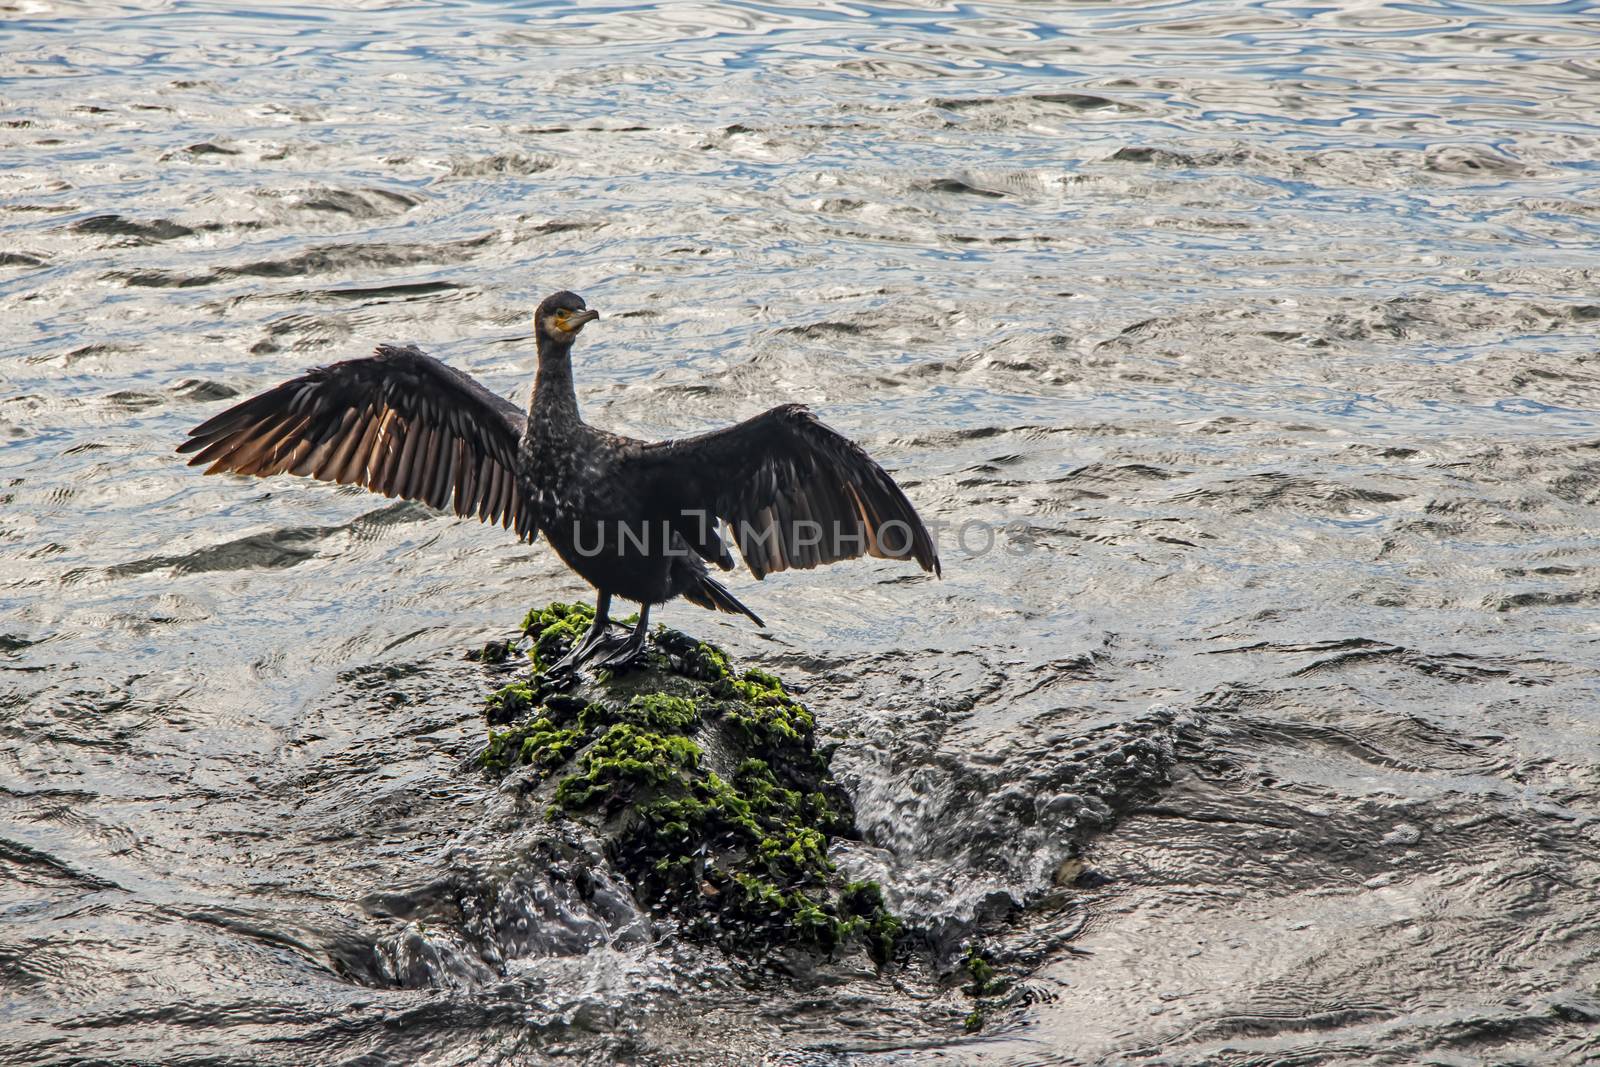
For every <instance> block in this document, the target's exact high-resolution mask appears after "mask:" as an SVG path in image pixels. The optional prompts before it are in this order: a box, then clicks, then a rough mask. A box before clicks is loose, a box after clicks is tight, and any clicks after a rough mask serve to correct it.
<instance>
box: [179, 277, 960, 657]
mask: <svg viewBox="0 0 1600 1067" xmlns="http://www.w3.org/2000/svg"><path fill="white" fill-rule="evenodd" d="M598 317H599V315H598V313H596V312H594V311H591V310H589V309H588V308H587V307H586V306H585V305H584V302H583V300H582V298H581V297H579V296H577V295H576V294H574V293H569V292H561V293H556V294H555V295H554V296H551V297H549V298H547V299H546V300H545V301H544V302H543V303H541V304H540V305H539V308H538V310H537V311H536V312H535V315H534V318H535V333H536V336H537V339H538V349H539V373H538V378H537V379H536V381H535V384H534V390H533V400H532V402H531V404H530V405H529V410H528V413H527V414H526V415H525V414H524V413H523V412H522V411H521V410H519V409H518V408H517V406H516V405H514V404H512V403H511V402H510V401H508V400H506V399H504V398H502V397H499V396H496V395H495V394H494V393H491V392H490V391H488V390H487V389H485V388H484V387H483V386H481V385H479V384H478V383H477V382H476V381H474V380H473V379H472V378H470V377H468V376H467V375H465V374H462V373H461V372H460V371H457V370H454V369H452V368H451V367H448V366H446V365H445V364H443V363H440V362H439V361H438V360H436V359H433V358H431V357H429V356H426V355H423V354H422V352H421V351H420V350H418V349H417V348H416V347H415V346H409V345H408V346H403V347H402V346H396V345H380V346H379V347H378V349H377V351H376V353H375V354H374V355H373V356H371V357H369V358H367V359H353V360H347V361H345V362H343V363H334V364H331V365H329V366H326V367H319V368H316V369H315V370H311V371H309V372H307V373H305V374H303V375H301V376H300V377H298V378H293V379H291V380H289V381H287V382H284V383H283V384H282V385H279V386H276V387H275V388H272V389H269V390H267V391H266V392H264V393H261V394H259V395H257V396H254V397H251V398H250V399H249V400H246V401H244V402H242V403H240V404H237V405H235V406H233V407H231V408H229V409H228V410H227V411H224V412H222V413H221V414H219V415H217V416H215V417H213V418H211V419H208V420H207V421H206V422H204V423H201V424H200V425H199V426H196V427H195V428H194V429H193V430H190V431H189V439H188V440H187V441H185V442H183V444H181V445H179V446H178V451H179V452H183V453H193V458H191V459H190V460H189V462H190V464H191V465H198V464H209V466H208V467H207V470H206V473H207V474H215V473H219V472H230V473H235V474H253V475H258V476H262V477H265V476H268V475H273V474H285V473H287V474H298V475H308V476H310V477H313V478H318V479H321V480H323V481H330V482H338V483H340V484H355V485H362V486H365V487H366V488H368V489H371V490H373V491H375V492H379V493H382V494H384V495H385V496H402V497H407V498H409V499H412V500H419V501H422V502H423V503H425V504H428V505H430V506H432V507H435V508H440V509H445V508H450V509H452V510H454V511H455V513H456V514H457V515H463V516H470V517H475V518H477V519H479V520H481V521H485V522H491V523H498V524H499V525H501V526H502V527H507V528H510V529H514V530H515V531H516V533H517V536H518V537H520V538H521V539H522V540H524V541H533V540H534V539H535V538H537V537H538V536H539V534H540V533H543V534H544V536H545V538H546V539H547V540H548V541H549V542H550V544H551V545H552V546H553V547H554V548H555V550H556V552H557V553H558V554H559V555H560V556H561V558H562V559H563V560H564V561H565V562H566V563H567V564H568V566H570V567H571V568H572V569H573V570H574V571H576V572H577V573H578V574H579V575H580V576H582V577H583V578H584V579H585V580H587V581H588V582H589V583H590V584H591V585H593V586H594V587H595V588H596V590H597V591H598V602H597V604H596V611H595V624H594V628H593V629H592V630H590V632H589V634H588V636H587V637H586V638H585V639H584V641H583V642H581V643H580V644H579V646H578V647H577V648H575V649H573V651H572V653H571V655H569V656H568V657H567V659H566V660H565V661H563V666H567V667H577V666H579V665H581V664H582V663H583V662H584V661H585V660H586V659H587V658H589V657H590V656H592V655H594V654H595V653H596V652H597V651H598V650H600V649H601V648H602V647H604V646H607V645H608V644H610V643H611V642H610V641H609V640H608V639H607V637H606V633H605V628H606V625H607V613H608V611H609V609H610V604H611V598H612V597H613V596H617V597H622V598H623V599H626V600H634V601H637V602H638V603H639V604H640V605H641V611H640V613H639V624H638V625H637V626H636V627H635V628H634V630H633V632H632V633H631V634H630V635H629V636H628V638H626V639H625V640H622V641H621V642H620V647H619V648H616V649H614V650H612V654H611V655H610V656H608V658H607V659H606V660H604V661H603V665H606V666H611V667H618V666H623V665H625V664H627V663H629V662H631V661H632V660H633V659H634V658H635V657H637V656H638V655H639V654H640V653H641V652H642V651H643V649H644V641H645V636H646V633H647V627H648V620H649V614H650V606H651V605H652V604H660V603H664V602H665V601H668V600H671V599H672V598H674V597H677V596H682V597H684V598H685V599H687V600H689V601H691V602H693V603H695V604H699V605H701V606H702V607H707V608H712V609H714V610H718V611H725V612H730V613H735V614H739V613H742V614H744V615H748V616H749V617H750V618H751V619H752V620H753V621H754V622H755V623H756V624H757V625H758V626H760V625H765V624H764V623H762V621H761V619H760V618H759V617H758V616H757V615H756V614H755V613H754V612H753V611H751V610H750V609H749V608H747V607H745V606H744V605H743V604H741V603H739V601H738V600H737V599H736V598H735V597H734V596H733V594H732V593H730V592H729V591H728V590H727V589H726V588H724V587H723V586H722V585H721V584H720V583H719V582H717V581H716V580H715V579H713V578H712V577H711V576H710V574H709V573H708V571H707V568H706V563H707V562H708V561H709V562H711V563H715V564H716V565H717V566H719V567H721V568H722V569H723V570H728V569H730V568H731V567H732V566H733V558H732V556H731V554H730V553H729V552H728V548H727V546H726V544H725V543H724V542H723V540H722V536H721V534H720V532H719V528H720V527H721V526H722V525H723V524H724V523H725V524H726V525H727V527H729V528H731V530H732V533H733V537H734V543H735V544H736V545H738V547H739V552H740V554H741V555H742V556H743V557H744V560H745V563H746V564H747V565H748V566H749V568H750V570H751V573H753V574H754V575H755V576H756V577H757V578H762V577H765V576H766V575H768V574H771V573H773V572H775V571H781V570H786V569H788V568H791V567H799V568H809V567H815V566H817V565H818V564H822V563H832V562H835V561H837V560H843V559H850V558H853V557H856V556H861V555H873V556H878V557H882V558H887V559H906V560H913V561H915V562H916V563H917V564H918V565H919V566H921V567H922V569H923V570H926V571H932V572H934V573H936V574H937V573H938V571H939V558H938V555H937V553H936V551H935V549H934V545H933V539H932V538H931V537H930V536H929V534H928V531H927V528H926V527H925V526H924V525H923V523H922V520H921V519H920V518H918V516H917V513H916V511H915V509H914V508H912V506H911V502H910V501H909V500H907V499H906V496H905V494H904V493H903V492H901V490H900V487H899V486H897V485H896V484H895V483H894V480H893V479H892V478H890V477H889V475H888V474H887V473H885V471H884V470H883V468H882V467H880V466H878V464H877V463H875V462H873V460H872V458H871V457H870V456H868V455H867V454H866V452H865V451H863V450H862V449H861V448H860V447H859V446H858V445H856V444H854V443H853V442H851V441H849V440H847V439H846V438H844V437H843V436H841V435H840V434H838V433H837V432H835V431H833V430H831V429H829V428H828V427H827V426H824V425H823V424H822V423H821V422H819V421H817V419H816V417H815V416H814V415H812V414H811V412H810V411H809V410H807V409H806V408H805V407H803V406H801V405H798V404H789V405H785V406H782V407H776V408H773V409H772V410H770V411H767V412H765V413H763V414H761V415H757V416H756V417H755V418H752V419H747V420H746V421H744V422H741V423H739V424H737V425H735V426H730V427H727V428H726V429H722V430H715V431H712V432H711V433H706V434H701V435H699V436H696V437H687V438H682V439H679V440H674V441H661V442H655V443H650V442H645V441H637V440H634V439H632V438H627V437H622V436H619V435H617V434H613V433H608V432H606V431H605V430H600V429H597V428H595V427H593V426H590V425H589V424H587V423H585V422H584V421H583V419H582V417H581V416H580V415H579V413H578V401H577V393H576V391H575V389H574V386H573V378H572V360H571V355H572V343H573V341H574V339H575V338H576V337H577V335H578V333H579V331H581V330H582V329H583V327H584V326H585V325H587V324H588V323H589V322H592V321H593V320H594V319H596V318H598Z"/></svg>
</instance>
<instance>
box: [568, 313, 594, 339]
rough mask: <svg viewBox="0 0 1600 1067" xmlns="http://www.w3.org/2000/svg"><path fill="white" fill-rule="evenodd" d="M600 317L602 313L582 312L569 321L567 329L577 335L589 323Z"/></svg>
mask: <svg viewBox="0 0 1600 1067" xmlns="http://www.w3.org/2000/svg"><path fill="white" fill-rule="evenodd" d="M599 317H600V312H598V311H594V310H592V309H591V310H587V311H580V312H578V313H577V314H576V315H574V316H572V317H571V318H570V319H568V320H567V329H569V330H571V331H572V332H573V333H577V332H578V331H579V330H581V329H583V328H584V327H585V326H587V325H589V323H591V322H593V321H594V320H595V319H598V318H599Z"/></svg>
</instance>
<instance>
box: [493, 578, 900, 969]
mask: <svg viewBox="0 0 1600 1067" xmlns="http://www.w3.org/2000/svg"><path fill="white" fill-rule="evenodd" d="M592 620H593V613H592V611H591V610H590V609H588V608H586V607H584V606H582V605H568V604H551V605H547V606H546V607H543V608H536V609H534V610H533V611H530V612H529V613H528V615H527V617H526V619H525V620H524V628H525V630H526V631H527V634H528V636H529V637H530V638H531V645H530V647H529V658H530V660H531V661H532V663H533V666H534V674H533V675H532V676H531V677H530V678H529V679H528V680H527V681H523V682H517V683H513V684H512V685H508V686H506V687H504V688H502V689H501V690H499V691H498V692H496V693H494V694H493V695H491V696H490V697H489V699H488V702H487V712H486V714H487V717H488V719H489V721H490V723H491V724H495V725H504V724H507V723H509V724H510V725H506V726H505V728H504V729H501V730H496V729H494V728H493V726H491V731H490V742H489V746H488V748H487V749H486V750H485V752H484V754H483V757H482V761H481V762H482V764H483V766H484V767H485V768H487V769H489V770H491V771H494V772H498V773H507V772H509V771H512V770H514V769H516V768H518V767H521V766H524V765H526V766H528V767H531V768H533V769H534V771H535V772H536V773H535V774H534V775H533V776H531V777H532V779H533V788H537V789H540V790H542V791H544V793H545V796H546V803H547V811H548V813H549V815H550V817H552V818H558V819H560V818H570V819H578V820H581V821H584V822H586V823H587V824H588V825H589V826H590V827H591V828H593V829H595V830H596V831H597V832H598V833H600V834H601V836H602V837H603V838H604V839H605V840H606V842H607V847H608V850H609V852H610V856H611V860H612V862H613V863H614V864H615V865H616V866H617V868H618V869H619V870H620V871H621V872H622V873H623V874H624V875H625V876H626V877H627V878H628V880H629V882H630V883H631V884H632V886H633V888H634V891H635V893H636V895H637V896H638V897H639V899H640V900H641V902H643V903H645V904H646V905H648V906H649V907H651V908H652V909H653V910H655V911H657V912H658V913H661V914H670V915H672V916H673V917H675V918H676V919H678V920H679V923H680V928H681V929H682V930H684V931H685V932H686V933H688V934H690V935H691V936H698V937H704V938H706V939H710V940H715V941H718V942H720V943H723V944H724V945H725V946H728V947H730V948H738V949H740V950H742V951H745V952H747V953H748V952H750V951H752V950H759V949H764V948H770V947H773V946H779V945H790V946H801V947H806V948H810V949H814V950H818V951H821V952H826V953H833V952H835V951H836V950H839V949H841V948H843V947H845V946H847V945H852V944H853V945H857V946H860V947H861V948H864V949H865V950H866V951H867V952H868V953H869V954H870V955H871V956H872V958H873V959H874V960H875V961H876V962H877V963H878V964H879V965H880V966H882V965H884V964H886V963H887V962H888V961H889V960H891V959H892V958H893V957H894V955H895V952H896V948H897V946H898V944H899V941H900V934H901V927H900V923H899V921H898V920H897V919H896V918H895V917H894V916H893V915H892V914H891V913H890V912H889V910H888V909H887V907H886V906H885V904H884V899H883V894H882V892H881V890H880V889H879V887H878V886H877V885H876V884H875V883H871V882H848V883H847V882H845V881H844V879H843V878H842V877H841V876H840V875H839V873H838V871H837V870H836V869H835V865H834V864H833V862H832V861H831V860H830V859H829V858H828V850H829V846H830V844H831V842H832V840H833V839H834V838H836V837H839V836H844V835H853V834H854V832H855V831H854V825H853V815H852V813H851V808H850V802H849V798H848V796H847V795H846V794H845V793H844V791H843V789H841V788H840V787H839V785H838V783H837V782H836V781H834V779H833V778H832V776H831V775H830V774H829V771H828V760H827V758H826V756H825V755H824V754H823V753H822V752H820V751H819V750H818V749H817V746H816V741H815V728H816V724H815V720H814V718H813V717H812V715H811V712H810V711H809V710H808V709H807V708H806V707H805V706H804V705H803V704H801V703H800V702H799V701H798V700H796V699H795V698H794V696H793V695H791V694H790V693H789V692H788V691H787V690H786V689H785V687H784V685H783V683H782V681H781V680H780V679H778V678H777V677H775V676H774V675H772V674H769V673H767V672H765V671H761V670H757V669H750V670H745V671H744V672H742V673H739V672H736V671H735V670H734V668H733V666H732V664H731V662H730V661H729V659H728V657H727V654H726V653H724V652H723V651H722V650H721V649H718V648H716V647H715V646H713V645H710V644H708V643H706V642H703V641H698V640H696V639H694V638H692V637H689V636H687V635H685V634H682V633H678V632H676V631H673V630H668V629H665V628H658V629H657V631H656V632H655V633H653V634H652V635H651V644H650V649H649V663H650V666H647V667H646V668H645V669H643V670H635V671H630V672H628V673H626V674H623V675H618V676H604V675H602V676H601V677H600V678H598V679H596V680H593V681H586V682H581V683H579V687H578V689H577V690H576V691H572V690H570V689H566V688H562V687H561V686H560V685H558V684H557V683H555V682H552V681H551V680H550V679H548V678H546V677H545V676H544V675H543V674H542V673H540V671H541V669H542V668H543V667H545V666H547V665H549V664H550V663H553V662H554V661H555V660H556V659H559V658H560V657H561V656H562V655H564V654H565V653H566V652H567V650H568V649H570V648H571V647H572V643H573V642H574V641H577V640H580V639H581V638H582V636H583V634H584V633H585V632H586V631H587V630H588V628H589V626H590V624H591V622H592Z"/></svg>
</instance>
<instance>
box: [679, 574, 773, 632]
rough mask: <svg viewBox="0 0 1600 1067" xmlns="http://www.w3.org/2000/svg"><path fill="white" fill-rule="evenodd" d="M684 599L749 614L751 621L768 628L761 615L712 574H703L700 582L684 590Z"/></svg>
mask: <svg viewBox="0 0 1600 1067" xmlns="http://www.w3.org/2000/svg"><path fill="white" fill-rule="evenodd" d="M683 599H685V600H687V601H688V602H689V603H691V604H699V605H700V606H701V607H703V608H710V609H711V610H712V611H726V612H727V613H728V614H729V615H748V616H750V621H751V622H753V623H755V624H756V625H757V626H759V627H761V628H762V629H766V626H767V624H766V623H764V622H762V621H761V616H759V615H757V614H756V613H755V612H753V611H751V610H750V609H749V608H747V607H745V606H744V605H743V604H741V603H739V600H738V598H737V597H735V596H734V595H733V594H732V593H730V592H728V590H727V589H726V588H724V587H723V585H722V583H721V582H719V581H717V580H716V579H715V578H712V577H711V576H710V575H703V576H702V577H701V579H700V584H698V585H694V586H690V587H689V588H688V589H687V590H686V591H685V592H684V594H683Z"/></svg>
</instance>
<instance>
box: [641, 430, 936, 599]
mask: <svg viewBox="0 0 1600 1067" xmlns="http://www.w3.org/2000/svg"><path fill="white" fill-rule="evenodd" d="M631 462H632V463H636V464H638V466H637V467H636V468H635V469H636V471H637V473H638V474H639V475H640V476H641V477H640V478H639V479H638V481H639V484H641V485H643V486H645V487H646V488H645V492H646V493H647V494H648V496H649V510H650V512H651V513H652V514H653V515H656V516H660V517H662V518H666V519H667V520H668V521H671V522H672V523H673V524H674V525H675V526H679V527H681V532H683V533H684V536H685V538H686V539H687V540H688V541H689V543H690V544H692V545H694V546H695V548H696V550H697V551H699V552H700V553H701V554H702V555H705V556H706V557H707V558H708V559H712V560H715V561H717V562H719V563H722V564H723V565H724V566H730V565H731V560H728V559H727V558H726V554H727V550H726V549H724V548H722V546H721V543H720V539H718V538H716V537H715V535H714V533H711V534H709V535H708V534H707V533H706V531H707V529H708V528H711V527H713V526H714V523H713V522H712V521H711V520H710V519H709V518H707V514H708V513H709V514H710V515H715V516H717V517H718V518H721V519H723V520H725V521H726V522H727V523H728V525H729V526H731V527H732V529H733V534H734V539H735V541H736V542H737V543H738V545H739V553H740V554H741V555H742V556H744V560H745V563H746V564H747V565H748V566H749V567H750V572H751V573H752V574H754V575H755V576H756V577H757V578H763V577H765V576H766V575H768V574H771V573H772V572H774V571H781V570H787V569H788V568H790V567H800V568H810V567H815V566H817V565H818V564H821V563H833V562H835V561H837V560H842V559H853V558H855V557H856V556H862V555H870V556H878V557H880V558H883V559H908V560H915V561H916V563H917V564H918V565H919V566H920V567H921V568H922V569H923V570H925V571H932V572H933V573H935V574H938V573H939V555H938V552H937V551H936V550H935V548H934V545H933V538H932V537H930V536H929V534H928V530H927V528H926V527H925V526H923V524H922V520H921V519H920V518H919V517H918V516H917V512H916V509H915V508H913V507H912V506H911V501H909V500H907V499H906V495H905V493H903V492H901V490H900V487H899V486H898V485H896V484H895V483H894V479H893V478H891V477H889V475H888V474H887V473H886V472H885V471H884V469H883V468H882V467H880V466H878V464H877V463H875V462H874V461H873V459H872V457H871V456H869V455H867V453H866V452H865V451H864V450H863V449H862V448H861V447H860V446H859V445H857V444H855V443H854V442H853V441H850V440H849V439H848V438H846V437H844V436H843V435H841V434H840V433H838V432H837V431H835V430H832V429H829V428H828V427H827V426H824V425H823V424H822V423H821V422H818V421H817V417H816V416H815V415H813V414H812V413H811V412H810V411H809V410H807V409H806V408H805V407H803V406H802V405H799V404H789V405H785V406H784V407H778V408H773V409H772V410H771V411H768V412H766V413H764V414H761V415H757V416H756V417H755V418H753V419H748V420H746V421H744V422H741V423H739V424H738V425H736V426H730V427H728V428H727V429H725V430H717V431H715V432H713V433H708V434H701V435H700V436H698V437H686V438H682V439H680V440H676V441H662V442H660V443H659V444H651V445H645V446H644V447H643V448H641V449H640V450H639V451H638V452H637V453H636V454H635V456H634V457H632V460H631ZM697 528H698V534H697V533H696V529H697Z"/></svg>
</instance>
